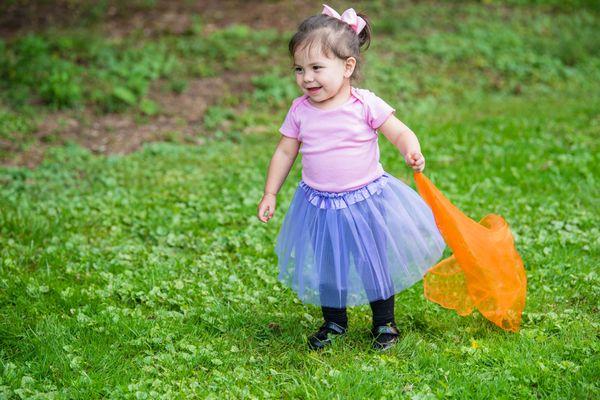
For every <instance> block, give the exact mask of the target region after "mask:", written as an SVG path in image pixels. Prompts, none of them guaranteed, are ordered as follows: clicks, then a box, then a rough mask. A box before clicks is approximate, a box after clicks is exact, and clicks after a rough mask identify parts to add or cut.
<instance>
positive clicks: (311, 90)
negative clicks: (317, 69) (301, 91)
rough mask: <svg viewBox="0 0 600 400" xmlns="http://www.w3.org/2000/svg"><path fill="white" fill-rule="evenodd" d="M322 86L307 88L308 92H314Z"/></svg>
mask: <svg viewBox="0 0 600 400" xmlns="http://www.w3.org/2000/svg"><path fill="white" fill-rule="evenodd" d="M322 87H323V86H319V87H314V88H308V89H307V90H308V93H310V94H316V93H318V92H319V90H321V88H322Z"/></svg>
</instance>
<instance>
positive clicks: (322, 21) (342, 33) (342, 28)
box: [288, 13, 371, 80]
mask: <svg viewBox="0 0 600 400" xmlns="http://www.w3.org/2000/svg"><path fill="white" fill-rule="evenodd" d="M358 16H360V17H361V18H363V19H364V20H365V22H366V25H365V27H364V28H363V30H362V31H360V33H359V34H358V35H357V34H356V32H355V31H354V29H352V27H351V26H350V25H348V24H347V23H346V22H344V21H341V20H339V19H337V18H335V17H330V16H329V15H325V14H319V15H313V16H312V17H308V18H307V19H305V20H304V21H302V23H301V24H300V26H298V32H296V33H295V34H294V36H293V37H292V39H291V40H290V43H289V46H288V48H289V51H290V56H291V57H292V59H293V58H294V53H296V50H298V49H299V48H304V47H306V46H308V47H309V48H310V47H312V46H313V45H320V48H321V50H322V51H324V52H325V54H326V55H328V56H331V55H332V54H333V55H334V56H336V57H338V58H341V59H342V60H346V59H347V58H348V57H354V58H356V67H355V68H354V72H353V73H352V76H351V77H350V79H352V80H353V79H360V66H361V64H362V60H361V57H360V50H361V48H362V47H364V49H363V51H364V50H366V49H368V48H369V45H370V44H371V25H370V23H369V20H368V19H367V17H366V15H364V14H361V13H358Z"/></svg>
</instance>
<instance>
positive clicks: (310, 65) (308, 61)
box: [294, 46, 356, 106]
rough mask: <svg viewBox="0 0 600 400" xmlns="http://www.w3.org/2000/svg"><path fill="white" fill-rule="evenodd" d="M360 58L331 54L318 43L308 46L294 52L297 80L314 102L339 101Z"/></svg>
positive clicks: (322, 104) (324, 103)
mask: <svg viewBox="0 0 600 400" xmlns="http://www.w3.org/2000/svg"><path fill="white" fill-rule="evenodd" d="M355 64H356V60H355V59H354V58H353V57H349V58H348V59H347V60H345V61H344V60H342V59H340V58H337V57H335V56H333V58H331V57H329V56H327V55H326V54H324V53H323V52H321V49H320V48H318V46H312V47H310V46H305V47H304V48H300V49H298V51H296V54H294V71H295V74H296V83H297V84H298V87H300V89H302V92H303V93H304V94H306V95H308V97H309V99H310V100H311V102H313V103H319V105H320V106H325V105H328V104H329V103H336V101H337V100H338V99H339V98H341V97H343V96H344V95H346V96H347V94H346V93H345V92H344V91H343V90H342V89H343V88H345V87H347V86H348V87H349V85H350V76H351V75H352V72H353V71H354V66H355Z"/></svg>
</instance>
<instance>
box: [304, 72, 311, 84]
mask: <svg viewBox="0 0 600 400" xmlns="http://www.w3.org/2000/svg"><path fill="white" fill-rule="evenodd" d="M312 80H313V77H312V74H308V73H306V72H305V73H304V82H312Z"/></svg>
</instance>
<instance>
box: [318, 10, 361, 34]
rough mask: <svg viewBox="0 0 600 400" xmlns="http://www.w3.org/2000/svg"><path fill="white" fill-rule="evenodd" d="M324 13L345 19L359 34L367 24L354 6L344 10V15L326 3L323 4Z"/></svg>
mask: <svg viewBox="0 0 600 400" xmlns="http://www.w3.org/2000/svg"><path fill="white" fill-rule="evenodd" d="M322 14H325V15H329V16H330V17H334V18H337V19H339V20H342V21H344V22H345V23H347V24H348V25H350V26H351V27H352V29H354V32H356V34H359V33H360V31H362V30H363V28H364V27H365V25H367V23H366V22H365V20H364V19H362V18H361V17H359V16H358V15H356V11H354V8H349V9H347V10H346V11H344V12H343V13H342V15H340V14H338V12H337V11H335V10H334V9H333V8H331V7H329V6H328V5H326V4H323V12H322Z"/></svg>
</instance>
